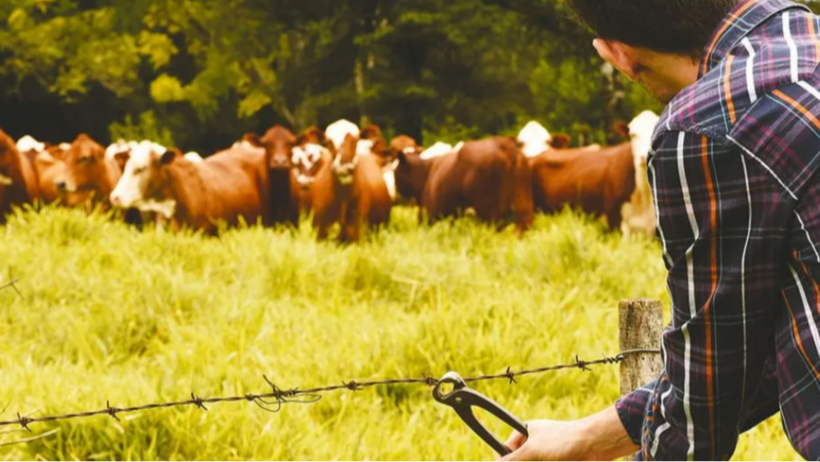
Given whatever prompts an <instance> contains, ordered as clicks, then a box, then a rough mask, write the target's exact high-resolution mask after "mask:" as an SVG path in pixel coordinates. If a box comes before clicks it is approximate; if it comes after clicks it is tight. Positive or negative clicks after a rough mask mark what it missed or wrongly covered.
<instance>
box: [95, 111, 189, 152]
mask: <svg viewBox="0 0 820 462" xmlns="http://www.w3.org/2000/svg"><path fill="white" fill-rule="evenodd" d="M136 119H137V120H136V122H135V121H134V117H131V116H130V115H127V116H125V121H124V122H123V123H118V122H113V123H111V125H110V126H109V127H108V130H109V133H110V134H111V139H112V140H138V141H141V140H151V141H154V142H156V143H159V144H162V145H165V146H176V144H175V143H174V136H173V134H172V133H171V130H170V129H169V128H168V127H163V126H160V125H159V123H158V122H157V117H156V115H155V114H154V113H153V112H152V111H146V112H143V113H142V114H140V115H139V116H137V117H136Z"/></svg>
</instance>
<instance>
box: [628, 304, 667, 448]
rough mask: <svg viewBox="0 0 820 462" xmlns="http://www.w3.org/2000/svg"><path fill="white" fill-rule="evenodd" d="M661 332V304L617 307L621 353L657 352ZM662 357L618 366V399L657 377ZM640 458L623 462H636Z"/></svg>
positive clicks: (639, 357)
mask: <svg viewBox="0 0 820 462" xmlns="http://www.w3.org/2000/svg"><path fill="white" fill-rule="evenodd" d="M662 332H663V303H661V302H660V301H658V300H640V299H638V300H627V301H623V302H621V303H620V305H619V306H618V343H619V344H620V348H621V351H622V352H624V351H630V350H657V349H658V348H660V343H661V333H662ZM662 371H663V361H661V355H659V354H657V353H638V354H630V355H627V356H625V357H624V360H623V361H622V362H621V396H624V395H628V394H629V393H632V392H633V391H635V390H637V389H638V388H640V387H642V386H644V385H646V384H648V383H650V382H652V381H653V380H655V379H657V378H658V377H660V375H661V372H662ZM638 456H639V454H635V455H634V457H631V458H624V460H638Z"/></svg>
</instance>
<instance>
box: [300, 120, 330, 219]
mask: <svg viewBox="0 0 820 462" xmlns="http://www.w3.org/2000/svg"><path fill="white" fill-rule="evenodd" d="M324 141H325V139H324V134H323V133H322V132H321V131H320V130H319V129H318V128H316V127H310V128H308V129H307V130H305V131H304V132H302V133H301V134H300V135H299V139H298V141H297V146H295V147H294V148H293V157H292V161H293V168H294V170H295V171H296V180H297V182H298V183H299V188H300V193H299V197H300V203H301V206H300V209H301V210H302V212H303V213H310V211H311V210H312V208H313V206H312V204H313V199H312V197H311V191H312V189H313V182H314V181H315V180H316V175H317V173H318V172H319V171H320V170H321V168H322V165H324V163H330V162H332V161H333V155H332V154H331V153H330V151H329V150H328V149H327V148H326V147H324Z"/></svg>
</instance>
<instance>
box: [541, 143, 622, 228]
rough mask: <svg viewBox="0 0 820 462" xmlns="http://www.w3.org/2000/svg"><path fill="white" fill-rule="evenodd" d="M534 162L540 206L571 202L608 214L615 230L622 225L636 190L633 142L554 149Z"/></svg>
mask: <svg viewBox="0 0 820 462" xmlns="http://www.w3.org/2000/svg"><path fill="white" fill-rule="evenodd" d="M530 165H531V167H532V173H533V199H534V203H535V207H536V209H537V210H540V211H543V212H547V213H555V212H560V211H561V210H562V209H563V208H564V207H565V206H570V207H572V208H575V209H580V210H582V211H584V212H586V213H590V214H596V215H603V216H605V217H606V218H607V221H608V222H609V226H610V228H611V229H613V230H615V229H619V228H620V227H621V208H622V206H623V205H624V203H626V202H628V201H629V198H630V196H631V195H632V192H633V191H634V190H635V165H634V161H633V158H632V145H631V144H629V143H624V144H621V145H618V146H614V147H610V148H602V149H600V150H597V151H589V150H586V149H567V150H550V151H547V152H545V153H543V154H541V155H540V156H538V157H536V158H533V159H530Z"/></svg>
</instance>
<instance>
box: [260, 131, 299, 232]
mask: <svg viewBox="0 0 820 462" xmlns="http://www.w3.org/2000/svg"><path fill="white" fill-rule="evenodd" d="M296 143H297V138H296V136H294V135H293V133H292V132H291V131H290V130H288V129H287V128H285V127H283V126H281V125H276V126H274V127H273V128H271V129H270V130H268V131H267V132H266V133H265V135H264V136H263V137H262V138H260V139H259V145H260V146H261V147H262V148H264V149H265V169H266V170H267V171H266V181H265V189H266V191H265V197H264V201H263V202H264V204H265V210H264V212H263V217H264V219H263V221H264V223H265V226H274V225H281V224H289V225H292V226H294V227H297V226H299V205H300V204H299V195H300V189H301V188H300V186H299V182H298V179H297V174H296V172H295V171H294V168H293V148H294V147H295V146H296Z"/></svg>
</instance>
